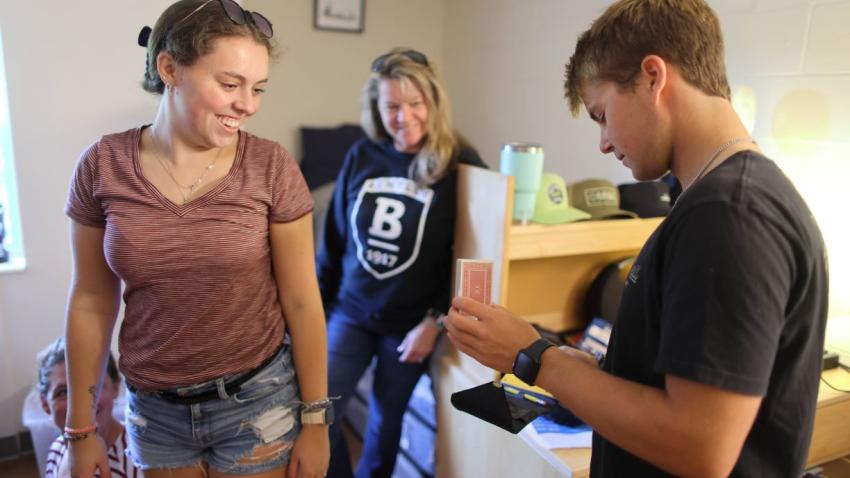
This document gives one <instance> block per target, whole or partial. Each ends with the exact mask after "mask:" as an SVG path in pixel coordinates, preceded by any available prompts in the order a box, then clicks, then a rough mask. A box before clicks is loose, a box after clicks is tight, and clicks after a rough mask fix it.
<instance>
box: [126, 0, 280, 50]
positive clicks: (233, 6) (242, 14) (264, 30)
mask: <svg viewBox="0 0 850 478" xmlns="http://www.w3.org/2000/svg"><path fill="white" fill-rule="evenodd" d="M212 1H214V0H207V1H206V2H204V3H202V4H201V5H200V6H198V8H196V9H194V10H192V11H191V12H190V13H189V14H188V15H186V16H185V17H183V19H182V20H180V21H179V22H177V23H175V24H174V25H175V26H176V25H179V24H181V23H183V22H185V21H186V20H188V19H189V17H191V16H192V15H194V14H196V13H198V12H199V11H200V10H201V9H202V8H204V7H206V6H207V5H208V4H209V3H210V2H212ZM218 3H219V4H220V5H221V8H223V9H224V12H225V13H227V18H229V19H230V21H232V22H233V23H235V24H237V25H245V24H247V23H248V20H251V23H253V24H254V26H256V27H257V30H259V32H260V34H261V35H262V36H263V37H264V38H271V37H272V36H273V35H274V29H273V28H272V22H270V21H269V19H268V18H266V17H264V16H263V15H262V14H261V13H257V12H249V11H248V10H245V9H244V8H242V7H241V6H239V4H238V3H236V2H234V1H233V0H218ZM150 34H151V28H150V27H148V26H145V27H143V28H142V31H141V32H139V46H148V38H149V37H150Z"/></svg>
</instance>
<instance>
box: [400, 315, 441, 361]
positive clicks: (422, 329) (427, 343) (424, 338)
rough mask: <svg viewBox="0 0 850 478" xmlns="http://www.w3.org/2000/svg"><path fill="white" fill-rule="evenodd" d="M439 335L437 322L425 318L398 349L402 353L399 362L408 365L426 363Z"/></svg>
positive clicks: (408, 334) (406, 336)
mask: <svg viewBox="0 0 850 478" xmlns="http://www.w3.org/2000/svg"><path fill="white" fill-rule="evenodd" d="M439 335H440V328H439V327H437V323H436V321H435V320H434V319H433V318H432V317H425V318H424V319H423V320H422V322H419V325H417V326H416V327H414V328H413V329H412V330H411V331H410V332H408V333H407V335H405V336H404V340H403V341H402V342H401V345H399V346H398V349H397V350H398V351H399V352H401V357H399V358H398V361H399V362H407V363H420V362H422V361H424V360H425V359H426V358H428V355H429V354H430V353H431V351H432V350H434V343H436V342H437V336H439Z"/></svg>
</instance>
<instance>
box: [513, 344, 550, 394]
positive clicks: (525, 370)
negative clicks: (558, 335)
mask: <svg viewBox="0 0 850 478" xmlns="http://www.w3.org/2000/svg"><path fill="white" fill-rule="evenodd" d="M554 346H555V344H553V343H552V342H549V341H548V340H546V339H543V338H540V339H537V340H535V341H534V343H532V344H531V345H529V346H528V347H526V348H524V349H522V350H520V351H519V353H517V354H516V358H515V359H514V366H513V368H512V370H513V372H514V375H516V376H517V377H518V378H519V379H520V380H522V381H523V382H525V383H527V384H529V385H534V381H535V380H537V372H539V371H540V357H541V356H542V355H543V352H545V351H546V349H548V348H549V347H554Z"/></svg>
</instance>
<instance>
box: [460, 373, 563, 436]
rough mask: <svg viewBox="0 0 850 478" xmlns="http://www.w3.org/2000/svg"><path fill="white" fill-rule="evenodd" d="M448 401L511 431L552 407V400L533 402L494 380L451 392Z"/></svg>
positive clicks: (513, 431)
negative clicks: (550, 401) (544, 402)
mask: <svg viewBox="0 0 850 478" xmlns="http://www.w3.org/2000/svg"><path fill="white" fill-rule="evenodd" d="M452 405H453V406H454V407H455V408H457V409H458V410H460V411H462V412H466V413H468V414H470V415H472V416H474V417H476V418H480V419H481V420H484V421H485V422H488V423H491V424H493V425H496V426H497V427H499V428H501V429H503V430H507V431H509V432H511V433H519V431H520V430H522V429H523V428H524V427H525V426H526V425H528V424H529V423H531V421H532V420H534V419H535V418H537V417H539V416H540V415H543V414H546V413H548V412H550V411H551V410H552V409H553V408H554V407H556V405H552V404H542V403H534V402H531V401H529V400H526V399H524V398H522V397H521V396H516V395H513V394H511V393H507V392H505V390H504V388H502V386H501V385H500V384H497V383H495V382H487V383H484V384H481V385H479V386H477V387H473V388H470V389H468V390H462V391H460V392H456V393H453V394H452Z"/></svg>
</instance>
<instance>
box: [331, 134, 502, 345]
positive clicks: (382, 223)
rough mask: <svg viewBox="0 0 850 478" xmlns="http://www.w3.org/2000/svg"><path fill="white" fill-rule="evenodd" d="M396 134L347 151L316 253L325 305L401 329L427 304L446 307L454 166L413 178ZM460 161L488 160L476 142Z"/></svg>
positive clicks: (392, 330) (382, 327)
mask: <svg viewBox="0 0 850 478" xmlns="http://www.w3.org/2000/svg"><path fill="white" fill-rule="evenodd" d="M414 156H415V155H414V154H412V153H401V152H399V151H397V150H396V149H395V147H393V144H392V141H386V142H385V143H382V144H378V143H374V142H373V141H371V140H369V139H368V138H364V139H361V140H360V141H358V142H357V143H355V144H354V145H353V146H352V147H351V149H350V150H349V151H348V153H347V155H346V157H345V161H344V163H343V165H342V169H341V170H340V172H339V176H338V177H337V182H336V189H335V190H334V194H333V197H332V198H331V202H330V204H329V206H328V212H327V216H326V220H325V228H324V236H323V240H322V245H321V247H320V249H319V254H318V257H317V260H316V269H317V274H318V277H319V287H320V289H321V292H322V302H323V303H324V306H325V311H326V312H327V313H328V315H329V316H330V313H331V311H332V310H333V309H334V308H336V307H339V308H340V309H341V311H342V312H343V313H345V315H347V316H348V317H349V318H351V319H354V320H356V321H359V322H361V323H364V325H368V326H369V327H370V328H372V329H373V330H377V331H379V332H382V333H388V334H404V333H406V332H408V331H409V330H410V329H412V328H413V327H415V326H416V325H417V324H418V323H420V322H421V321H422V318H423V317H424V316H425V313H426V312H427V311H428V309H429V308H432V307H434V308H437V309H439V310H440V311H442V312H444V313H445V312H446V311H448V307H449V300H450V298H451V297H450V295H451V294H450V291H449V287H450V282H451V268H452V263H451V261H452V244H453V241H454V223H455V202H456V191H457V168H454V169H453V170H452V171H451V172H449V173H448V174H447V175H446V176H444V177H443V178H442V179H440V180H439V181H437V182H436V183H434V184H432V185H430V186H423V185H419V184H417V183H416V182H414V181H413V180H411V179H408V171H409V170H410V165H411V162H412V161H413V159H414ZM457 159H458V163H461V164H470V165H473V166H479V167H485V168H486V167H487V166H486V165H485V164H484V163H483V162H482V161H481V158H480V157H479V156H478V153H477V152H476V151H475V150H474V149H471V148H463V149H461V151H460V152H459V155H458V158H457Z"/></svg>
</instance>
